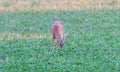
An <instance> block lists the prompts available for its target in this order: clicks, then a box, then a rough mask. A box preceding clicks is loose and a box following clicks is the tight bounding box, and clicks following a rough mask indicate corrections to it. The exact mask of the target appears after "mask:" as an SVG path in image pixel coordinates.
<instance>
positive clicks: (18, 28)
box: [0, 10, 120, 72]
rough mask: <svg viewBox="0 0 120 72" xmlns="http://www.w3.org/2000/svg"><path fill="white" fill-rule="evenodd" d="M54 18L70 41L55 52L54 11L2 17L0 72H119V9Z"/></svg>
mask: <svg viewBox="0 0 120 72" xmlns="http://www.w3.org/2000/svg"><path fill="white" fill-rule="evenodd" d="M54 15H55V16H56V19H57V20H60V21H62V23H64V26H65V32H66V34H67V36H68V39H67V42H66V43H65V45H64V47H63V48H62V49H59V48H57V47H56V48H55V50H54V52H52V43H51V42H52V41H51V34H50V27H51V24H52V23H53V22H54V20H55V17H54V16H53V12H51V11H49V12H17V13H1V14H0V72H19V71H22V72H49V71H50V72H54V71H55V72H74V71H76V72H119V71H120V32H119V31H120V20H119V19H120V10H98V11H87V10H82V11H68V12H66V11H61V12H54Z"/></svg>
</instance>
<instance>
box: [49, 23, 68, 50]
mask: <svg viewBox="0 0 120 72" xmlns="http://www.w3.org/2000/svg"><path fill="white" fill-rule="evenodd" d="M51 30H52V36H53V46H54V40H55V39H56V40H57V42H58V47H61V48H62V46H63V44H64V42H65V39H66V37H64V38H63V32H64V27H63V25H62V23H61V22H60V21H55V22H54V24H53V25H52V28H51Z"/></svg>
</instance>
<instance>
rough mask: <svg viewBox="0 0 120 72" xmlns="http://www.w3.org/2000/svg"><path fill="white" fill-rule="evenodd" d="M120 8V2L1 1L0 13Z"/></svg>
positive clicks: (101, 0) (68, 0)
mask: <svg viewBox="0 0 120 72" xmlns="http://www.w3.org/2000/svg"><path fill="white" fill-rule="evenodd" d="M119 8H120V0H0V12H16V11H48V10H57V11H63V10H64V11H65V10H67V11H69V10H77V11H78V10H83V9H87V10H91V9H119Z"/></svg>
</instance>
